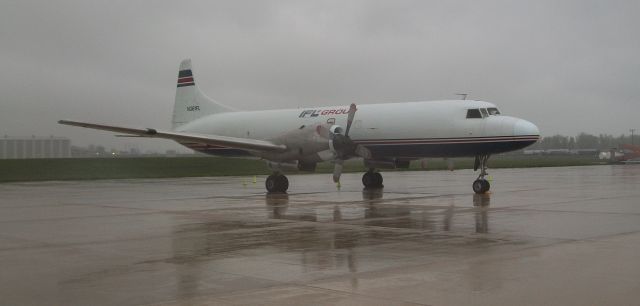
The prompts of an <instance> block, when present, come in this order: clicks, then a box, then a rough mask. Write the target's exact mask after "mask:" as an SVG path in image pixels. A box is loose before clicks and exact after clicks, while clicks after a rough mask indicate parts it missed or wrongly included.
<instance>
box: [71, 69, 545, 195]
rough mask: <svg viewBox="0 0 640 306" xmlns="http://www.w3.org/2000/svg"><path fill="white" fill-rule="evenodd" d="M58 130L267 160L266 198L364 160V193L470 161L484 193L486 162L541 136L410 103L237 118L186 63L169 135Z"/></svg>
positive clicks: (472, 111) (468, 106)
mask: <svg viewBox="0 0 640 306" xmlns="http://www.w3.org/2000/svg"><path fill="white" fill-rule="evenodd" d="M59 123H61V124H66V125H73V126H80V127H85V128H92V129H98V130H106V131H112V132H117V133H123V134H128V135H134V136H140V137H155V138H166V139H172V140H174V141H176V142H178V143H180V144H182V145H184V146H186V147H189V148H191V149H193V150H196V151H199V152H203V153H207V154H212V155H221V156H255V157H259V158H262V159H265V160H267V163H268V165H269V166H270V168H271V169H272V170H273V174H272V175H270V176H269V177H268V178H267V180H266V183H265V185H266V188H267V190H268V191H269V192H285V191H286V190H287V189H288V187H289V181H288V179H287V178H286V176H284V175H283V171H284V170H287V169H290V168H297V169H299V170H303V171H314V170H315V168H316V164H317V163H318V162H323V161H332V162H333V163H334V165H335V168H334V172H333V180H334V181H335V182H339V180H340V174H341V173H342V165H343V162H344V161H345V160H347V159H349V158H353V157H362V158H363V160H364V163H365V165H366V167H367V168H369V171H367V172H366V173H365V174H364V175H363V176H362V183H363V184H364V186H365V187H367V188H379V187H382V175H381V174H380V173H379V172H377V169H388V168H403V167H404V168H406V167H408V166H409V162H410V161H411V160H416V159H422V158H427V157H461V156H469V157H475V167H474V170H476V171H477V170H478V169H480V175H479V176H478V178H477V179H476V180H475V181H474V182H473V185H472V186H473V191H474V192H476V193H485V192H487V191H488V190H489V188H490V185H489V182H488V181H487V180H486V179H485V176H486V175H487V171H486V170H487V161H488V159H489V156H491V155H492V154H496V153H502V152H507V151H513V150H518V149H521V148H524V147H526V146H529V145H531V144H533V143H535V142H536V141H537V140H538V138H539V134H540V133H539V131H538V128H537V127H536V126H535V125H534V124H532V123H531V122H529V121H526V120H523V119H518V118H514V117H509V116H504V115H502V114H501V113H500V112H499V111H498V108H497V107H496V106H495V105H494V104H491V103H487V102H481V101H472V100H450V101H430V102H407V103H388V104H370V105H359V106H356V105H355V104H351V105H350V106H327V107H324V106H323V107H317V108H308V109H307V108H305V109H282V110H265V111H238V110H235V109H233V108H231V107H228V106H225V105H222V104H220V103H217V102H215V101H213V100H211V99H210V98H208V97H206V96H205V95H204V94H203V93H202V92H201V91H200V90H199V88H198V85H197V84H196V82H195V78H194V75H193V73H192V70H191V61H190V60H188V59H187V60H184V61H182V63H181V64H180V71H179V73H178V85H177V90H176V98H175V105H174V109H173V122H172V123H173V128H172V130H170V131H162V130H157V129H152V128H131V127H123V126H116V125H104V124H95V123H86V122H78V121H68V120H60V121H59Z"/></svg>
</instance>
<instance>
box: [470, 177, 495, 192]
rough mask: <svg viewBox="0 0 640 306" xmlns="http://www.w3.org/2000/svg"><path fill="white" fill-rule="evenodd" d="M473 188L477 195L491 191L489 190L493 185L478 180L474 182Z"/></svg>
mask: <svg viewBox="0 0 640 306" xmlns="http://www.w3.org/2000/svg"><path fill="white" fill-rule="evenodd" d="M472 187H473V192H475V193H477V194H483V193H486V192H487V191H489V189H490V188H491V184H489V181H487V180H483V179H477V180H475V181H474V182H473V185H472Z"/></svg>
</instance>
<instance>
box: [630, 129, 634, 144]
mask: <svg viewBox="0 0 640 306" xmlns="http://www.w3.org/2000/svg"><path fill="white" fill-rule="evenodd" d="M629 131H630V132H631V145H633V133H634V132H635V131H636V129H630V130H629Z"/></svg>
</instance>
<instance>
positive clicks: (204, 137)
mask: <svg viewBox="0 0 640 306" xmlns="http://www.w3.org/2000/svg"><path fill="white" fill-rule="evenodd" d="M58 123H60V124H65V125H72V126H79V127H84V128H89V129H96V130H103V131H111V132H116V133H123V134H129V135H131V136H134V137H135V136H137V137H150V138H164V139H171V140H174V141H177V142H197V143H202V144H209V145H215V146H223V147H229V148H236V149H244V150H254V151H277V152H282V151H285V150H286V149H287V147H286V146H285V145H281V144H275V143H273V142H270V141H266V140H259V139H249V138H237V137H228V136H219V135H210V134H196V133H182V132H169V131H161V130H156V129H149V128H130V127H123V126H115V125H104V124H96V123H88V122H79V121H69V120H60V121H58Z"/></svg>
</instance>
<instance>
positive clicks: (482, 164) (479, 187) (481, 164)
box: [472, 155, 491, 194]
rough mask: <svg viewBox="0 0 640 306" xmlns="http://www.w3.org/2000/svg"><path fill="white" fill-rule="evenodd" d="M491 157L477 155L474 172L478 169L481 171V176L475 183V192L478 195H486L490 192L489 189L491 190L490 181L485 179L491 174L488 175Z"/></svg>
mask: <svg viewBox="0 0 640 306" xmlns="http://www.w3.org/2000/svg"><path fill="white" fill-rule="evenodd" d="M489 157H490V155H477V156H476V161H475V164H474V166H473V170H474V171H477V170H478V169H480V175H479V176H478V179H476V180H475V181H474V182H473V185H472V187H473V192H475V193H477V194H484V193H486V192H487V191H489V189H491V184H489V181H487V180H486V179H485V178H484V177H485V176H487V175H488V174H489V173H487V168H488V167H487V161H488V160H489Z"/></svg>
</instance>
